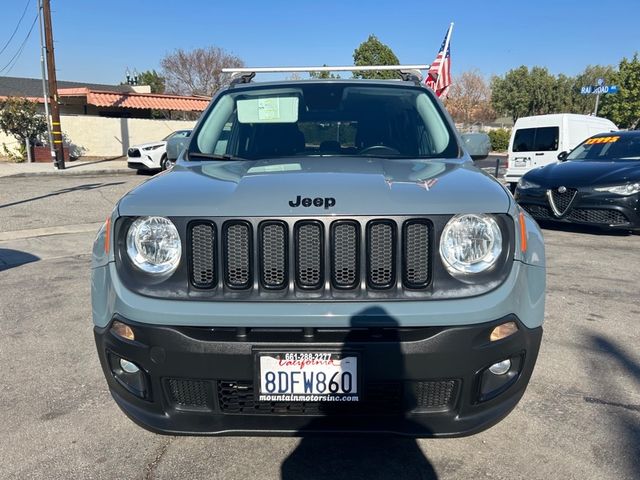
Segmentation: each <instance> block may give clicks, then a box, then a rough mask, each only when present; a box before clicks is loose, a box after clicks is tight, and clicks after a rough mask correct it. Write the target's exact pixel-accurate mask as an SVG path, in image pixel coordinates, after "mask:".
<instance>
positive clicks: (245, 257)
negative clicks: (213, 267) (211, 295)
mask: <svg viewBox="0 0 640 480" xmlns="http://www.w3.org/2000/svg"><path fill="white" fill-rule="evenodd" d="M224 241H225V281H226V283H227V285H228V286H229V287H231V288H247V287H248V286H249V285H250V284H251V280H252V279H251V227H250V226H249V225H248V224H246V223H231V224H227V225H226V229H225V239H224Z"/></svg>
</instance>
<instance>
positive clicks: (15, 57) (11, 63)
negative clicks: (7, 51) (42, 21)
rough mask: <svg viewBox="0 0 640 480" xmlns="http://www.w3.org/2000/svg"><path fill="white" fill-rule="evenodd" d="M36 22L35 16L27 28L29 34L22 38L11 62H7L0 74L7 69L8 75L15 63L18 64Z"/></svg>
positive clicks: (0, 69) (36, 17)
mask: <svg viewBox="0 0 640 480" xmlns="http://www.w3.org/2000/svg"><path fill="white" fill-rule="evenodd" d="M37 20H38V15H36V16H35V18H34V19H33V22H32V23H31V27H30V28H29V32H28V33H27V36H26V37H25V38H24V40H23V41H22V43H21V44H20V48H18V51H17V52H16V53H15V54H14V55H13V57H11V60H9V62H8V63H7V64H6V65H5V66H4V67H2V68H0V73H3V72H4V71H5V70H7V69H8V70H7V73H9V72H10V71H11V70H12V69H13V67H14V66H15V65H16V63H18V59H19V58H20V55H22V52H23V50H24V47H25V45H26V44H27V41H28V40H29V37H30V36H31V33H32V32H33V27H35V25H36V21H37ZM14 60H15V61H14Z"/></svg>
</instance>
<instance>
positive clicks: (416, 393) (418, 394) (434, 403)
mask: <svg viewBox="0 0 640 480" xmlns="http://www.w3.org/2000/svg"><path fill="white" fill-rule="evenodd" d="M457 385H458V382H457V381H456V380H439V381H425V382H411V389H412V393H413V397H414V399H415V402H416V408H445V407H449V406H451V403H452V401H453V400H454V396H455V392H456V387H457Z"/></svg>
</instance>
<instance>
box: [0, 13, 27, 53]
mask: <svg viewBox="0 0 640 480" xmlns="http://www.w3.org/2000/svg"><path fill="white" fill-rule="evenodd" d="M30 3H31V0H27V4H26V5H25V6H24V11H23V12H22V16H21V17H20V20H18V24H17V25H16V28H15V29H14V30H13V33H12V34H11V36H10V37H9V40H7V43H5V44H4V46H3V47H2V48H1V49H0V55H2V52H4V51H5V50H6V49H7V47H8V46H9V44H10V43H11V40H13V37H15V36H16V32H17V31H18V28H19V27H20V24H21V23H22V19H23V18H24V16H25V15H26V14H27V8H29V4H30Z"/></svg>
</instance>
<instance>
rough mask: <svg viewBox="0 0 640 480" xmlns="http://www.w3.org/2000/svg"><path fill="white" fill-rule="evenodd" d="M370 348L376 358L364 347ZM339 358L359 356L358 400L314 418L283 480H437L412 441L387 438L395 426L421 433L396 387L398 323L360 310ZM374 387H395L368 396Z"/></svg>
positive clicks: (401, 373) (410, 398) (407, 396)
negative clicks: (373, 424) (372, 427)
mask: <svg viewBox="0 0 640 480" xmlns="http://www.w3.org/2000/svg"><path fill="white" fill-rule="evenodd" d="M372 343H375V352H376V354H375V355H372V354H371V353H372V350H367V348H366V345H371V344H372ZM341 353H342V354H343V355H349V354H353V353H356V354H358V355H359V359H358V362H359V363H358V369H359V371H360V375H362V378H363V379H366V380H365V381H363V382H362V385H361V386H360V387H361V391H360V392H359V393H360V394H361V401H360V402H359V403H358V405H346V406H345V407H344V408H343V409H341V407H342V405H336V404H327V405H326V407H324V408H322V409H321V411H322V415H323V416H322V418H318V419H313V420H311V421H310V422H309V423H308V424H307V425H306V426H305V427H304V428H302V429H300V431H299V434H300V435H301V436H303V438H302V439H301V440H300V443H299V444H298V446H297V447H296V449H295V450H294V451H293V452H291V454H290V455H289V456H288V457H287V458H286V459H285V460H284V461H283V463H282V467H281V473H282V479H284V480H293V479H305V480H325V479H326V480H340V479H350V480H354V479H367V480H374V479H393V478H402V479H422V480H427V479H429V480H430V479H437V478H438V476H437V474H436V471H435V469H434V468H433V466H432V465H431V463H430V462H429V460H428V459H427V457H426V456H425V455H424V453H423V452H422V450H421V449H420V447H419V446H418V443H417V441H416V440H415V439H413V438H409V437H402V436H393V435H389V434H388V433H389V431H390V428H389V426H391V425H397V422H400V424H401V425H403V426H404V428H405V430H406V429H408V430H418V429H420V428H422V430H423V431H424V428H423V427H419V426H417V425H415V424H413V422H412V421H411V420H410V419H409V418H408V415H407V413H408V412H409V411H411V410H413V409H414V407H415V405H416V400H415V396H414V395H413V393H412V391H411V390H410V389H408V388H405V386H404V384H403V383H402V382H401V380H402V379H403V378H405V377H406V374H405V364H404V359H403V356H402V352H401V338H400V331H399V329H398V322H397V321H396V320H395V319H394V318H392V317H390V316H389V315H388V314H387V313H386V312H385V311H384V310H383V309H382V308H379V307H372V308H367V309H366V310H363V311H362V312H361V313H360V314H358V315H356V316H354V317H353V318H352V319H351V327H350V329H349V330H348V332H347V333H346V335H345V337H344V340H343V342H342V347H341ZM376 357H377V358H376ZM373 384H378V385H380V384H386V385H397V386H398V395H397V396H396V395H393V394H392V395H389V396H388V398H387V397H386V396H380V391H379V389H378V390H377V391H374V392H372V391H371V387H372V385H373ZM372 402H373V403H372ZM349 407H353V408H349ZM364 409H367V410H368V412H374V413H369V415H370V416H368V418H369V420H368V421H371V417H372V416H373V417H375V421H376V422H378V421H380V425H381V428H380V429H379V430H378V431H368V430H370V429H369V428H367V427H368V426H369V425H368V424H367V418H366V417H364V416H363V415H362V411H361V410H364ZM372 409H373V410H372ZM346 412H350V413H346ZM359 417H361V418H359ZM346 424H348V426H349V428H348V429H346V430H351V431H350V432H348V433H347V432H345V433H342V432H341V430H343V429H344V426H345V425H346ZM341 427H342V428H341ZM427 433H428V432H427Z"/></svg>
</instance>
